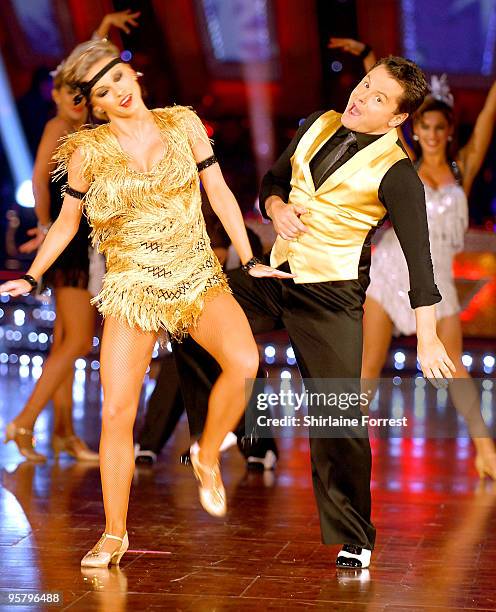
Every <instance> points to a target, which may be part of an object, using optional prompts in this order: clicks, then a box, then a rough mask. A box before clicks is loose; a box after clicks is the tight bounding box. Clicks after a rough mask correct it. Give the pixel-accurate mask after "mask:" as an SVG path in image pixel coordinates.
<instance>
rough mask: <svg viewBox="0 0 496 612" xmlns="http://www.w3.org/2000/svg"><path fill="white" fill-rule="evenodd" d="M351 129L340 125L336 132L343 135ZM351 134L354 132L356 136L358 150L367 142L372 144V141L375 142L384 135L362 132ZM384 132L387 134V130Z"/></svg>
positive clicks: (365, 145)
mask: <svg viewBox="0 0 496 612" xmlns="http://www.w3.org/2000/svg"><path fill="white" fill-rule="evenodd" d="M351 131H352V130H349V129H348V128H347V127H345V126H344V125H342V126H341V127H340V128H339V130H338V132H340V133H341V134H343V135H345V134H348V133H349V132H351ZM353 134H355V136H356V140H357V145H358V150H359V151H360V150H361V149H364V148H365V147H367V146H368V145H369V144H372V143H373V142H375V141H376V140H379V138H382V137H383V136H384V134H364V133H362V132H353ZM386 134H387V132H386Z"/></svg>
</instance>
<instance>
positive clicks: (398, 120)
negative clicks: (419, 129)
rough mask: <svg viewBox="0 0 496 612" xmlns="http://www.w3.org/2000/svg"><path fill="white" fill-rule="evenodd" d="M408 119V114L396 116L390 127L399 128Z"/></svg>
mask: <svg viewBox="0 0 496 612" xmlns="http://www.w3.org/2000/svg"><path fill="white" fill-rule="evenodd" d="M407 119H408V113H400V114H399V115H394V116H393V117H392V118H391V119H390V120H389V121H388V125H389V127H391V128H395V127H399V126H400V125H401V124H402V123H404V122H405V121H406V120H407Z"/></svg>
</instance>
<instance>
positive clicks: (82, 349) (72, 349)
mask: <svg viewBox="0 0 496 612" xmlns="http://www.w3.org/2000/svg"><path fill="white" fill-rule="evenodd" d="M58 348H59V349H62V348H63V349H64V350H65V351H66V352H67V353H68V355H69V357H70V358H72V359H77V358H78V357H84V356H85V355H87V354H88V353H89V352H90V351H91V349H92V348H93V335H91V336H88V335H83V336H76V335H72V334H71V335H67V336H66V337H65V338H64V339H63V340H62V342H61V343H60V345H59V347H58Z"/></svg>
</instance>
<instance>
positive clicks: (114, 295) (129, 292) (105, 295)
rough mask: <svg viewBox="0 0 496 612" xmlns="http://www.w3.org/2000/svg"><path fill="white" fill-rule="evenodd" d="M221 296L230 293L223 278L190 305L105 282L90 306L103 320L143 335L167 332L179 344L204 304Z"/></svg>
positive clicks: (202, 292) (204, 290) (195, 321)
mask: <svg viewBox="0 0 496 612" xmlns="http://www.w3.org/2000/svg"><path fill="white" fill-rule="evenodd" d="M224 293H232V291H231V288H230V287H229V285H228V283H227V280H226V279H225V278H221V279H220V280H219V282H218V283H217V284H216V285H213V286H211V287H207V288H206V289H203V290H202V291H201V293H200V294H199V295H198V297H197V298H196V299H195V300H193V301H192V302H190V301H185V300H177V301H174V302H172V301H170V300H166V299H164V298H159V297H157V296H154V295H153V294H150V293H149V292H148V291H146V288H140V287H136V286H134V287H128V288H126V289H123V288H122V285H121V284H120V283H115V282H107V283H105V287H104V288H103V289H102V291H101V292H100V293H99V294H98V295H97V296H96V297H94V298H93V299H92V300H91V303H92V304H95V305H96V306H97V308H98V311H99V312H100V313H101V314H102V315H103V317H109V316H111V317H114V318H115V319H117V320H119V321H123V322H125V323H127V325H129V326H130V327H137V328H139V329H141V330H142V331H145V332H146V331H154V332H160V331H166V332H168V334H169V335H170V336H171V338H172V339H174V340H178V341H181V340H182V339H183V338H185V337H186V336H187V335H188V333H189V329H190V328H191V327H195V326H196V324H197V323H198V319H199V317H200V315H201V313H202V312H203V309H204V307H205V302H206V301H210V300H212V299H214V298H216V297H217V296H219V295H221V294H224Z"/></svg>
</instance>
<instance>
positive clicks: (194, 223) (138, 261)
mask: <svg viewBox="0 0 496 612" xmlns="http://www.w3.org/2000/svg"><path fill="white" fill-rule="evenodd" d="M152 113H153V117H154V119H155V121H156V122H157V125H158V127H159V128H160V132H161V135H162V139H163V142H164V148H165V152H164V155H163V157H162V159H161V160H160V161H159V162H157V164H156V165H155V166H154V167H153V168H152V169H151V170H150V171H149V172H141V171H138V170H134V169H133V168H131V167H129V161H130V157H129V156H128V155H127V154H126V153H125V152H124V151H123V149H122V148H121V146H120V144H119V142H118V140H117V138H116V136H115V135H114V134H113V133H112V132H111V130H110V128H109V126H108V124H104V125H100V126H98V127H96V128H93V129H81V130H79V131H78V132H75V133H73V134H70V135H68V136H67V137H66V138H65V139H64V141H63V142H62V144H61V145H60V146H59V148H58V149H57V151H56V153H55V156H54V159H55V160H56V161H57V162H58V163H59V165H58V167H57V170H56V171H55V174H56V175H60V174H62V173H64V172H66V171H67V166H68V163H69V160H70V158H71V155H72V154H73V153H74V151H75V150H76V149H78V148H79V149H80V151H81V154H82V156H83V161H82V166H81V173H82V176H83V178H84V179H85V180H86V181H87V182H88V183H89V184H90V187H89V190H88V191H87V193H86V195H85V197H84V199H83V201H82V205H83V207H84V209H83V210H84V213H85V214H86V216H87V217H88V221H89V223H90V226H91V229H92V231H91V238H92V242H93V244H94V245H95V246H96V247H97V248H98V250H99V251H100V252H101V253H104V255H105V258H106V262H107V273H106V274H105V277H104V279H103V287H102V290H101V292H100V293H99V294H98V295H97V296H96V297H95V298H94V299H93V300H92V303H94V304H96V305H97V307H98V310H99V311H100V312H101V313H102V315H103V316H104V317H107V316H112V317H115V318H117V319H119V320H120V321H124V322H126V323H127V324H128V325H129V326H131V327H137V328H139V329H141V330H143V331H155V332H157V331H160V330H166V331H168V332H169V334H170V335H171V336H172V337H173V338H177V339H180V338H181V337H183V336H184V335H185V334H186V333H187V331H188V328H189V327H190V326H194V325H195V323H196V321H197V319H198V316H199V315H200V313H201V312H202V310H203V306H204V303H205V300H206V299H207V298H211V297H214V296H215V295H218V294H220V293H228V292H230V289H229V286H228V284H227V280H226V278H225V276H224V274H223V272H222V268H221V265H220V263H219V261H218V259H217V257H216V256H215V254H214V252H213V251H212V248H211V246H210V239H209V237H208V235H207V232H206V229H205V221H204V219H203V215H202V212H201V195H200V181H199V177H198V170H197V166H196V161H195V158H194V157H193V153H192V149H191V147H192V145H193V144H194V143H195V142H196V141H197V140H203V141H205V142H208V136H207V133H206V131H205V128H204V127H203V124H202V123H201V121H200V119H199V118H198V116H197V115H196V113H194V112H193V111H192V110H191V109H189V108H187V107H184V106H172V107H166V108H163V109H155V110H153V111H152Z"/></svg>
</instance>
